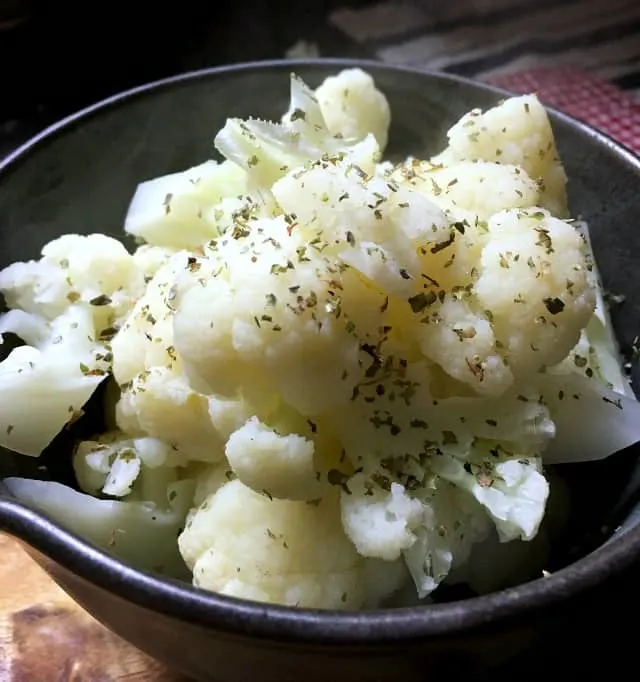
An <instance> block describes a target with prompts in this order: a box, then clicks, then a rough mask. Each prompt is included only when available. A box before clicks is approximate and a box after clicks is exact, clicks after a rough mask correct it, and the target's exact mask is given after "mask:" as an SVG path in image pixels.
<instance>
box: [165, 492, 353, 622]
mask: <svg viewBox="0 0 640 682" xmlns="http://www.w3.org/2000/svg"><path fill="white" fill-rule="evenodd" d="M178 543H179V547H180V552H181V554H182V557H183V558H184V560H185V562H186V563H187V565H188V566H189V567H191V568H192V570H193V580H194V584H195V585H196V586H198V587H202V588H204V589H208V590H214V591H216V592H219V593H221V594H226V595H233V596H236V597H241V598H245V599H253V600H257V601H262V602H271V603H278V604H286V605H289V606H301V607H306V608H334V609H348V608H358V607H359V606H360V605H361V604H362V602H363V600H364V589H363V585H362V580H361V577H362V560H361V559H360V557H359V556H358V554H357V552H356V550H355V549H354V547H353V545H352V544H351V543H350V542H349V540H348V539H347V537H346V536H345V534H344V531H343V530H342V526H341V523H340V512H339V506H338V503H337V499H336V498H335V497H331V498H327V499H325V500H323V501H321V502H320V503H318V504H317V505H316V504H309V503H306V502H291V501H288V500H275V499H269V498H268V497H266V496H264V495H260V494H258V493H256V492H254V491H252V490H251V489H250V488H248V487H246V486H245V485H243V484H242V483H241V482H240V481H237V480H236V481H232V482H230V483H227V484H225V485H224V486H222V487H221V488H220V489H219V490H218V491H217V492H216V493H215V494H213V495H212V496H211V497H210V498H208V499H207V500H205V502H203V503H202V504H201V505H200V507H198V508H197V509H195V510H194V511H193V512H192V513H191V515H190V517H189V519H188V520H187V524H186V527H185V530H184V531H183V532H182V534H181V535H180V537H179V538H178Z"/></svg>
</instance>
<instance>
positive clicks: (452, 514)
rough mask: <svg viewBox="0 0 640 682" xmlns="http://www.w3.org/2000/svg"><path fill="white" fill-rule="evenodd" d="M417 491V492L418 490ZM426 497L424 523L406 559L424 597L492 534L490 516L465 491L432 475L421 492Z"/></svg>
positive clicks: (418, 529) (419, 593) (421, 597)
mask: <svg viewBox="0 0 640 682" xmlns="http://www.w3.org/2000/svg"><path fill="white" fill-rule="evenodd" d="M416 494H418V493H416ZM419 494H420V496H421V498H422V500H423V504H424V509H423V523H422V525H421V526H420V527H419V528H417V529H416V531H415V535H416V540H415V542H414V543H413V544H412V546H411V547H410V548H409V549H407V550H405V552H404V558H405V561H406V564H407V568H408V569H409V572H410V573H411V577H412V578H413V581H414V584H415V586H416V589H417V592H418V597H419V598H420V599H423V598H424V597H426V596H428V595H429V594H430V593H431V592H433V591H434V590H435V589H436V588H437V587H438V585H440V583H442V582H443V581H444V580H445V579H446V577H447V576H448V574H449V572H450V571H451V570H454V569H455V568H456V567H458V566H461V565H464V563H465V562H466V561H467V559H468V558H469V556H470V554H471V551H472V549H473V547H474V545H475V544H476V543H479V542H482V541H483V540H485V538H486V537H487V536H488V535H489V534H490V532H491V528H492V524H491V519H490V517H489V516H488V515H487V514H486V513H485V511H484V509H483V508H482V506H481V505H480V504H478V502H476V500H474V499H473V498H472V497H471V496H469V495H468V494H467V493H466V491H461V490H459V489H457V488H456V487H455V486H453V485H451V484H450V483H448V482H447V481H445V480H443V479H441V478H438V477H437V476H432V477H431V479H430V481H429V484H428V486H426V487H425V488H424V489H422V490H421V491H419Z"/></svg>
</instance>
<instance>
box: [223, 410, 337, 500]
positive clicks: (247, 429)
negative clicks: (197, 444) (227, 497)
mask: <svg viewBox="0 0 640 682" xmlns="http://www.w3.org/2000/svg"><path fill="white" fill-rule="evenodd" d="M225 454H226V456H227V460H228V461H229V465H230V466H231V469H232V470H233V472H234V473H235V474H236V476H237V477H238V478H239V479H240V480H241V481H242V482H243V483H244V484H245V485H247V486H249V487H250V488H253V490H264V491H267V492H268V493H269V494H270V495H272V496H273V497H278V498H282V499H289V500H300V499H302V500H304V499H313V498H314V497H318V496H319V495H321V494H322V492H323V490H322V488H321V486H320V484H319V482H318V479H319V477H320V474H319V472H316V470H315V467H314V447H313V442H312V441H310V440H308V439H306V438H304V437H303V436H299V435H297V434H295V433H292V434H286V435H283V434H279V433H277V432H276V431H274V430H273V429H271V428H269V427H268V426H266V425H265V424H262V423H261V422H260V421H259V420H258V419H257V418H256V417H252V418H251V419H249V420H248V421H247V422H246V423H245V424H243V425H242V426H241V427H240V428H239V429H238V430H237V431H234V432H233V433H232V434H231V436H229V440H228V441H227V444H226V446H225Z"/></svg>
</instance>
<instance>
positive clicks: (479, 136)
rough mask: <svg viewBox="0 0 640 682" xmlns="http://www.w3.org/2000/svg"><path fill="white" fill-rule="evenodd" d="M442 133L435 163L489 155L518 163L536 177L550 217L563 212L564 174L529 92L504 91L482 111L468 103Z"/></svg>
mask: <svg viewBox="0 0 640 682" xmlns="http://www.w3.org/2000/svg"><path fill="white" fill-rule="evenodd" d="M448 137H449V146H448V147H447V149H445V150H444V152H443V153H442V154H441V155H440V156H438V157H436V158H435V159H433V161H434V162H435V163H444V165H450V164H452V163H455V162H456V161H493V162H496V163H504V164H510V165H513V166H520V167H521V168H523V169H524V171H525V172H526V173H527V175H528V176H529V177H530V178H532V179H533V180H535V181H537V182H538V185H539V187H540V203H541V205H542V206H543V207H544V208H547V209H548V210H549V211H550V212H551V213H552V214H553V215H554V216H556V217H559V218H565V217H567V214H568V211H567V195H566V183H567V176H566V174H565V172H564V168H563V167H562V163H561V162H560V159H559V157H558V151H557V149H556V145H555V140H554V137H553V130H552V128H551V123H550V122H549V117H548V116H547V112H546V110H545V108H544V107H543V106H542V104H541V103H540V101H539V100H538V98H537V97H536V96H535V95H523V96H522V97H510V98H509V99H506V100H505V101H504V102H502V103H501V104H499V105H498V106H495V107H493V108H492V109H489V110H487V111H486V112H484V113H482V111H480V110H479V109H474V110H473V111H471V112H469V113H468V114H466V115H465V116H463V117H462V118H461V119H460V121H458V123H456V124H455V125H454V126H453V128H451V130H450V131H449V133H448Z"/></svg>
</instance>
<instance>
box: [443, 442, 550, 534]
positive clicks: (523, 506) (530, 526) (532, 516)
mask: <svg viewBox="0 0 640 682" xmlns="http://www.w3.org/2000/svg"><path fill="white" fill-rule="evenodd" d="M497 452H498V456H497V457H496V456H494V457H493V458H487V459H484V460H481V461H477V462H467V463H465V462H463V461H461V460H459V459H455V458H454V457H448V456H444V457H440V458H437V459H434V460H433V462H432V468H433V470H434V471H435V473H437V474H438V475H439V476H441V477H442V478H444V479H445V480H447V481H449V482H451V483H453V484H455V485H457V486H459V487H460V488H462V489H464V490H467V491H468V492H470V493H471V494H472V495H473V497H474V498H475V499H476V500H477V501H478V502H479V503H480V504H481V505H482V506H483V507H484V508H485V509H486V511H487V513H488V514H489V515H490V516H491V518H492V519H493V521H494V523H495V527H496V530H497V531H498V536H499V538H500V540H501V541H502V542H507V541H509V540H515V539H521V540H531V539H532V538H534V537H535V535H536V533H537V532H538V529H539V527H540V523H541V522H542V518H543V516H544V511H545V507H546V503H547V499H548V497H549V483H548V482H547V480H546V478H545V477H544V476H543V475H542V473H541V469H542V467H541V461H540V458H539V457H528V458H516V457H512V456H504V455H502V456H501V455H500V451H497Z"/></svg>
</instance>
